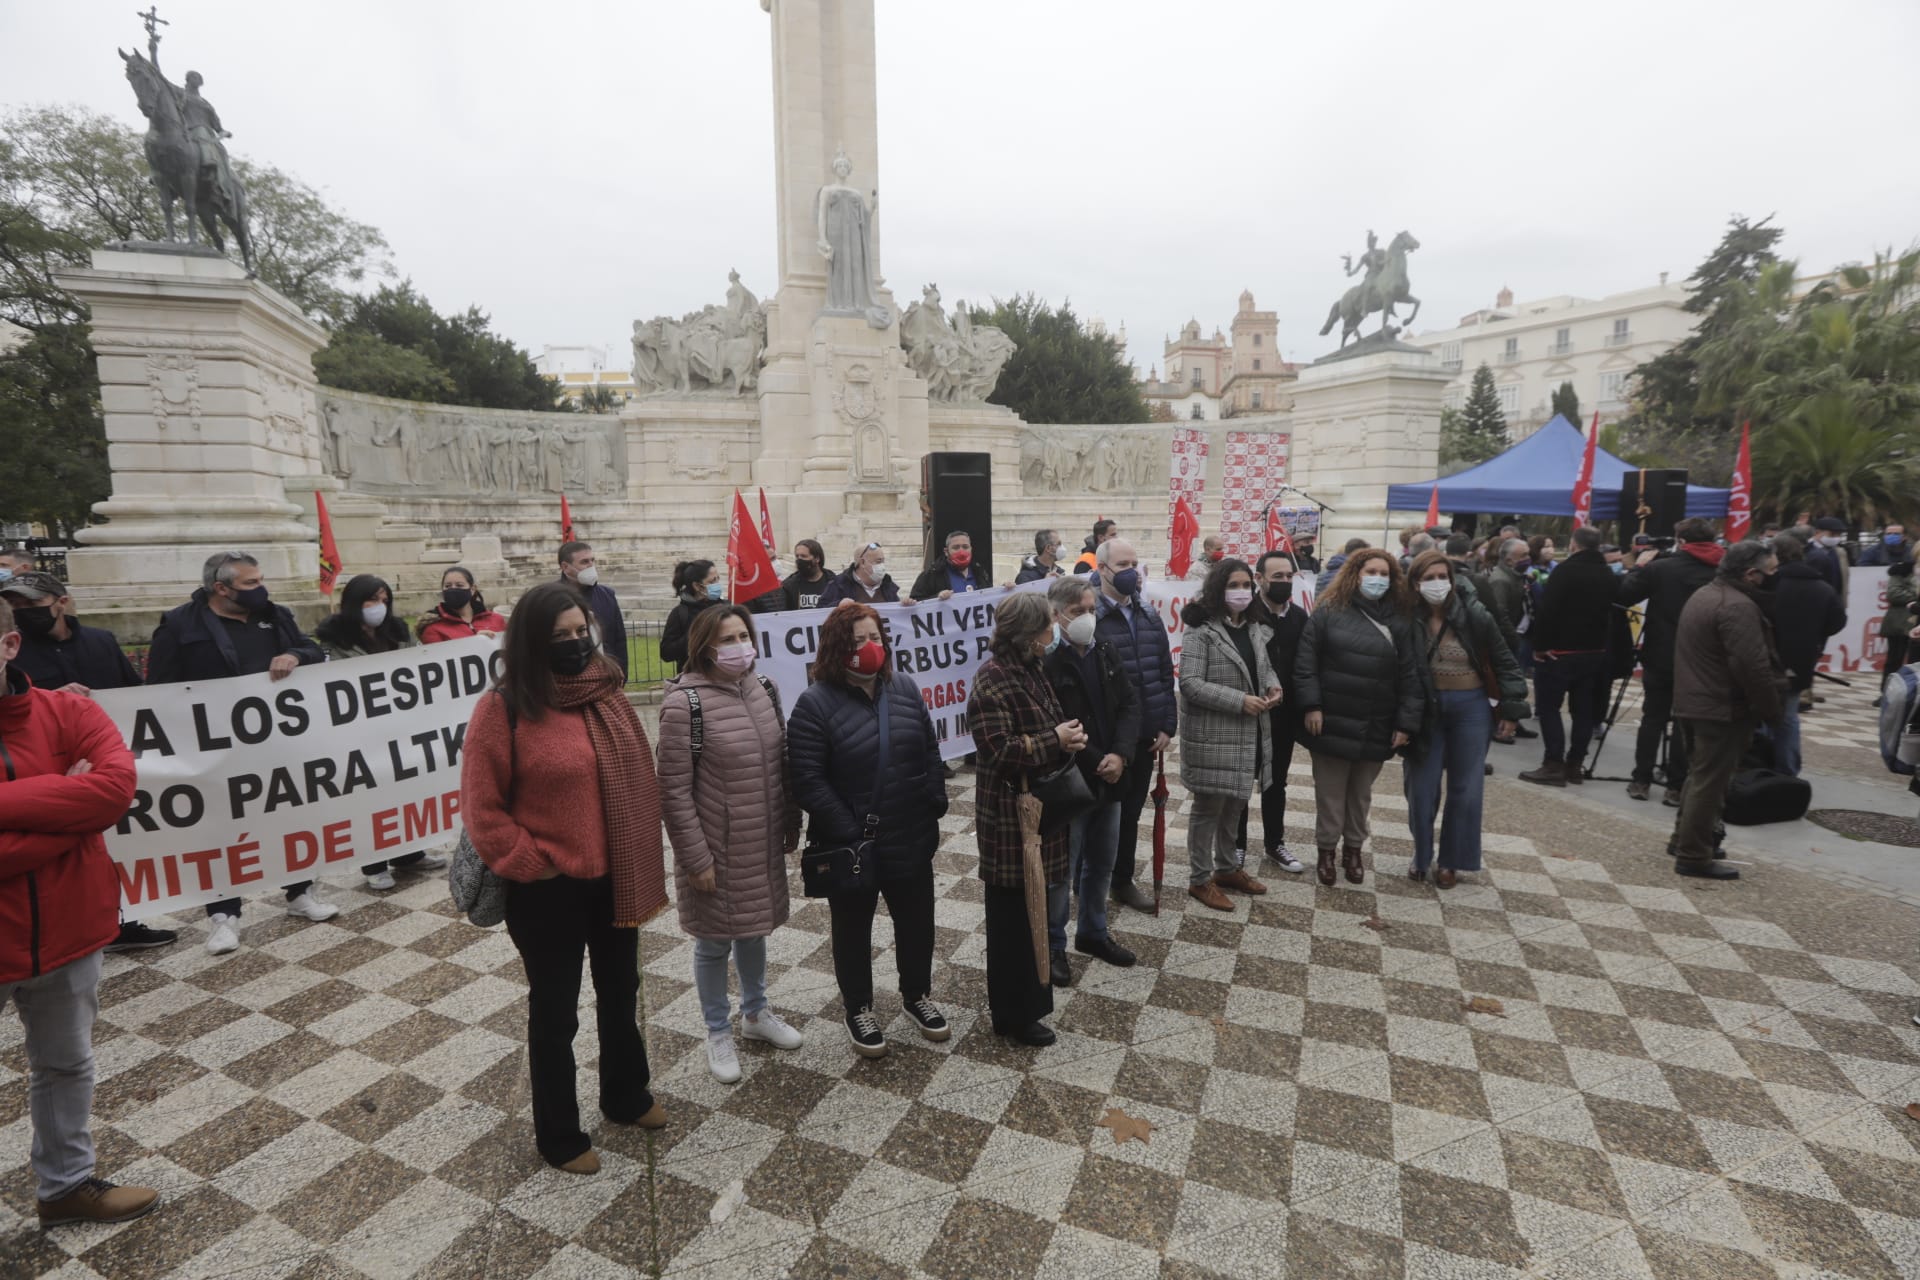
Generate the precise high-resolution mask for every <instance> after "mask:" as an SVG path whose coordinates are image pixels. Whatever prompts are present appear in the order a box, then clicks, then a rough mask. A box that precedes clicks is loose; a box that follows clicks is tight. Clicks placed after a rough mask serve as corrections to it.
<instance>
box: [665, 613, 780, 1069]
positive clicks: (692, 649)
mask: <svg viewBox="0 0 1920 1280" xmlns="http://www.w3.org/2000/svg"><path fill="white" fill-rule="evenodd" d="M754 657H755V650H754V644H753V615H752V614H750V613H748V612H747V611H746V610H745V609H743V608H741V607H740V606H739V605H737V604H717V605H714V606H713V607H712V608H710V609H707V610H705V611H703V612H701V613H699V614H697V615H695V617H694V619H693V626H692V627H691V628H690V629H689V631H688V633H687V660H686V665H685V667H684V668H683V669H682V672H681V674H680V676H679V677H678V678H677V679H675V680H672V681H670V682H669V683H668V685H667V694H666V697H665V698H664V699H663V700H662V701H661V703H660V802H661V805H662V807H663V808H664V810H665V816H666V820H667V835H668V837H669V838H670V839H672V841H673V868H674V889H675V893H674V897H675V898H676V899H678V900H679V903H680V927H681V928H682V929H684V930H686V932H687V933H688V934H689V935H691V936H692V938H693V983H694V986H695V988H697V989H698V991H699V992H700V1008H701V1011H702V1012H703V1013H704V1014H705V1016H706V1021H707V1067H708V1069H709V1070H711V1071H712V1072H713V1075H714V1078H715V1079H716V1080H718V1081H720V1083H722V1084H733V1083H735V1082H736V1081H738V1080H739V1079H740V1058H739V1055H738V1053H737V1052H736V1051H735V1049H734V1045H733V1021H732V1013H733V1009H732V1006H731V1004H730V1002H729V1001H728V999H727V960H728V958H729V957H731V958H732V960H733V967H734V968H735V970H737V971H738V972H739V974H740V1038H741V1039H742V1040H759V1041H763V1042H765V1043H767V1044H770V1045H772V1046H773V1047H774V1048H776V1049H798V1048H799V1047H800V1045H801V1044H802V1042H803V1041H802V1037H801V1034H800V1033H799V1032H798V1031H796V1030H794V1029H793V1028H792V1027H790V1026H788V1025H787V1024H786V1023H785V1022H783V1021H782V1020H781V1018H780V1015H779V1014H777V1013H775V1012H774V1011H773V1010H771V1009H769V1008H768V1007H767V935H768V934H770V933H772V932H773V931H774V930H775V929H777V928H779V927H780V926H781V925H782V924H784V923H786V919H787V855H788V854H790V853H792V852H793V851H794V850H795V849H796V848H798V847H799V844H800V811H799V810H798V809H796V808H795V807H794V804H793V796H792V793H791V792H790V791H789V790H788V788H787V744H786V731H785V729H784V727H783V726H782V725H781V722H780V708H779V707H778V706H777V705H776V704H775V702H774V694H773V687H772V684H771V682H769V683H767V684H762V683H761V682H760V680H759V679H757V678H756V677H755V676H754V674H753V661H754ZM696 700H697V702H698V705H699V707H700V754H699V757H698V758H697V759H696V758H695V757H694V754H693V708H694V705H695V702H696Z"/></svg>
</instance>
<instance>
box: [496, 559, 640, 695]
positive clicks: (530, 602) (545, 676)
mask: <svg viewBox="0 0 1920 1280" xmlns="http://www.w3.org/2000/svg"><path fill="white" fill-rule="evenodd" d="M569 609H578V610H580V612H581V613H582V614H583V615H585V617H586V619H587V622H588V623H589V624H591V623H592V622H593V611H592V610H591V609H589V608H588V607H587V606H586V605H584V604H582V603H581V602H580V590H579V588H578V587H575V586H574V585H573V584H572V583H570V582H543V583H541V584H540V585H539V586H537V587H535V588H534V589H533V590H531V591H529V592H527V594H525V595H523V596H521V597H520V601H519V603H518V604H516V605H514V606H513V613H512V614H510V615H509V616H508V618H507V638H506V641H505V643H503V644H502V645H501V646H500V675H499V676H498V678H496V679H495V680H494V682H493V687H494V688H496V689H498V690H499V691H500V693H501V696H503V697H504V698H506V700H507V704H508V705H509V706H510V707H512V708H513V713H514V715H516V716H518V717H520V718H521V719H523V720H538V719H539V718H540V717H541V716H543V715H545V714H546V713H547V711H548V709H549V708H551V707H552V706H553V705H554V701H555V700H554V688H553V667H552V666H551V665H550V664H549V663H548V661H547V649H548V646H550V645H551V644H552V643H553V624H554V623H555V622H556V621H558V620H559V618H560V615H561V614H563V613H565V612H566V611H567V610H569ZM611 665H612V664H611V662H610V661H609V659H608V658H607V655H606V654H604V653H595V654H594V655H593V662H592V663H591V664H589V666H588V668H587V669H588V670H589V671H594V670H599V669H604V668H606V667H608V666H611ZM615 670H618V668H615Z"/></svg>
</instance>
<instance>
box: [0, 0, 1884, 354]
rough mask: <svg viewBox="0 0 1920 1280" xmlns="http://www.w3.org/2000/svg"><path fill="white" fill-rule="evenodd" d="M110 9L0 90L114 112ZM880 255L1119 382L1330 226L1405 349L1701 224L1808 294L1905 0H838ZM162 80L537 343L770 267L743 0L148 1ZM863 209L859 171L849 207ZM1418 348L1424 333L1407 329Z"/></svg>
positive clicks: (1333, 289)
mask: <svg viewBox="0 0 1920 1280" xmlns="http://www.w3.org/2000/svg"><path fill="white" fill-rule="evenodd" d="M137 7H142V6H137V5H136V4H135V3H134V0H0V104H6V105H18V104H24V103H38V102H56V101H65V102H78V103H83V104H85V105H87V106H89V107H92V108H95V109H98V110H103V111H108V112H111V113H112V114H113V115H115V116H117V117H119V118H120V119H123V120H125V121H127V122H128V123H130V124H140V123H142V122H141V119H140V115H139V112H138V111H137V109H136V108H135V105H134V99H133V93H132V90H131V89H130V88H129V87H128V85H127V83H126V81H125V79H124V78H123V77H122V74H121V65H120V60H119V59H118V58H117V57H115V56H114V46H115V44H116V43H117V44H119V45H120V46H122V47H124V48H133V47H136V46H137V45H141V44H143V43H144V34H143V32H142V30H141V27H140V24H139V21H138V20H137V19H136V18H135V17H134V10H135V9H136V8H137ZM875 8H876V10H877V11H878V16H877V21H878V33H879V34H878V42H879V102H880V169H881V171H880V175H879V182H878V185H879V187H880V189H881V192H882V195H883V198H884V199H883V208H884V210H885V224H884V225H885V250H886V259H885V261H884V262H883V263H882V264H881V265H882V269H883V271H884V272H885V274H886V276H887V277H888V280H889V283H890V284H891V285H892V287H893V289H894V292H895V295H896V297H897V298H898V299H899V300H900V301H901V302H902V303H903V304H904V303H905V302H906V301H908V300H910V299H914V298H917V297H918V291H919V286H920V285H922V284H924V283H927V282H929V281H937V282H938V283H939V285H940V287H941V290H942V292H943V293H944V295H945V297H946V299H947V300H948V302H949V303H951V302H953V301H955V300H957V299H962V298H965V299H979V300H984V299H986V298H988V297H989V296H991V295H995V294H998V295H1003V296H1004V295H1008V294H1012V293H1016V292H1023V291H1026V290H1033V291H1035V292H1037V293H1039V294H1040V295H1041V296H1043V297H1045V298H1048V299H1051V300H1053V301H1056V302H1058V301H1061V300H1065V299H1071V300H1072V302H1073V304H1074V306H1075V308H1076V309H1077V310H1078V311H1079V312H1080V313H1081V314H1082V315H1083V316H1097V317H1100V318H1102V319H1104V320H1106V321H1107V323H1108V324H1109V325H1110V326H1116V327H1117V326H1118V325H1119V324H1121V323H1122V322H1124V323H1125V324H1126V326H1127V330H1128V336H1129V338H1130V339H1131V342H1132V354H1133V356H1134V359H1135V360H1136V361H1137V362H1138V363H1139V364H1140V366H1141V368H1142V370H1143V371H1144V370H1145V369H1146V368H1147V366H1149V365H1152V364H1159V363H1160V360H1161V355H1160V353H1161V345H1160V344H1161V340H1162V338H1163V337H1164V336H1165V335H1166V334H1168V333H1171V332H1172V331H1174V330H1175V329H1177V328H1178V327H1179V326H1180V325H1181V324H1183V323H1184V322H1185V321H1186V320H1187V318H1188V317H1189V316H1194V317H1197V318H1198V319H1199V320H1200V323H1201V325H1202V326H1203V327H1204V328H1205V329H1206V330H1207V331H1209V332H1211V330H1212V329H1213V328H1214V327H1215V326H1216V325H1217V326H1221V327H1225V325H1226V324H1227V323H1228V322H1229V321H1230V319H1231V318H1232V313H1233V308H1234V305H1235V300H1236V298H1237V297H1238V295H1239V293H1240V290H1241V289H1242V288H1251V289H1252V290H1253V291H1254V294H1255V296H1256V298H1257V299H1258V302H1259V305H1260V306H1261V307H1263V308H1268V309H1272V310H1276V311H1278V312H1279V316H1280V343H1281V347H1282V350H1283V351H1284V352H1285V353H1286V354H1287V356H1288V357H1289V358H1293V359H1312V358H1313V357H1315V356H1317V355H1320V354H1323V353H1324V352H1325V351H1326V350H1328V349H1330V348H1331V345H1332V340H1330V339H1322V338H1320V337H1319V336H1318V330H1319V327H1320V324H1321V322H1322V321H1323V320H1324V319H1325V317H1326V313H1327V308H1328V306H1329V305H1330V303H1331V302H1332V300H1333V299H1334V298H1335V297H1337V296H1338V294H1339V292H1340V291H1341V289H1342V287H1343V284H1344V281H1343V279H1342V277H1341V275H1340V263H1339V258H1340V255H1341V254H1343V253H1349V252H1357V251H1358V249H1359V248H1360V242H1361V239H1362V236H1363V234H1364V232H1365V230H1366V228H1368V227H1373V228H1376V229H1377V230H1379V231H1380V233H1381V239H1382V240H1383V241H1384V240H1385V239H1386V238H1387V237H1388V236H1390V235H1391V234H1392V233H1393V232H1394V231H1396V230H1399V229H1402V228H1405V229H1407V230H1411V231H1412V232H1413V233H1414V234H1415V235H1416V236H1417V237H1418V238H1419V239H1420V241H1421V244H1422V248H1421V249H1420V251H1419V252H1418V253H1417V254H1416V255H1415V256H1414V259H1413V262H1412V269H1411V277H1412V286H1413V292H1414V293H1415V294H1417V295H1418V296H1420V297H1421V298H1422V299H1423V300H1424V305H1423V307H1422V311H1421V316H1420V321H1419V322H1417V323H1416V326H1415V327H1416V330H1423V329H1424V330H1431V329H1438V328H1445V327H1448V326H1450V325H1452V324H1453V323H1455V322H1456V320H1457V319H1458V317H1459V316H1460V315H1461V314H1463V313H1465V312H1467V311H1470V310H1472V309H1474V308H1476V307H1479V306H1483V305H1489V304H1491V302H1492V300H1493V296H1494V294H1495V293H1496V292H1497V291H1498V290H1499V288H1500V287H1501V286H1502V285H1503V284H1505V285H1510V286H1511V287H1512V288H1513V290H1514V292H1515V294H1516V295H1518V296H1519V298H1520V299H1522V300H1525V299H1527V298H1529V297H1543V296H1548V295H1552V294H1559V293H1574V294H1580V295H1583V296H1587V297H1598V296H1600V295H1603V294H1606V293H1612V292H1618V291H1620V290H1624V289H1630V288H1637V287H1640V286H1642V285H1649V284H1652V283H1654V282H1655V279H1656V277H1657V274H1658V273H1659V272H1660V271H1663V270H1664V271H1670V272H1672V273H1673V275H1674V278H1675V279H1679V278H1681V277H1684V276H1685V275H1686V274H1687V273H1688V272H1689V271H1690V270H1691V269H1692V268H1693V267H1694V266H1695V265H1696V264H1697V263H1698V262H1699V260H1700V259H1701V258H1702V257H1703V256H1705V254H1706V252H1707V251H1708V250H1709V249H1710V248H1711V247H1712V245H1713V244H1714V242H1715V241H1716V240H1717V239H1718V237H1719V234H1720V231H1721V228H1722V226H1723V224H1724V222H1725V220H1726V218H1727V215H1728V214H1729V213H1731V212H1740V213H1745V214H1749V215H1753V216H1762V215H1765V214H1768V213H1773V214H1775V215H1776V218H1777V221H1778V223H1779V224H1780V225H1782V226H1784V227H1785V228H1786V229H1787V232H1788V237H1787V240H1786V246H1785V247H1786V250H1787V252H1788V253H1790V254H1792V255H1794V256H1797V257H1799V258H1800V259H1801V260H1802V262H1803V263H1804V264H1805V265H1806V266H1807V267H1809V268H1816V269H1825V268H1826V267H1828V266H1831V265H1833V264H1834V263H1837V262H1840V261H1847V260H1856V259H1860V258H1862V257H1865V256H1868V255H1869V254H1870V253H1871V251H1872V249H1873V248H1874V246H1876V245H1882V246H1884V245H1886V244H1889V243H1893V244H1896V245H1899V246H1905V245H1906V244H1908V243H1909V242H1910V241H1911V240H1912V239H1913V238H1914V236H1915V235H1916V234H1920V166H1915V165H1914V164H1913V163H1912V162H1911V155H1912V151H1911V148H1912V145H1913V131H1914V126H1915V123H1916V106H1915V100H1914V97H1913V63H1912V56H1913V51H1914V49H1915V48H1917V47H1920V3H1916V2H1915V0H1820V2H1818V3H1811V2H1809V0H1732V2H1729V3H1715V2H1710V0H1658V2H1657V3H1647V2H1644V0H1608V3H1605V4H1601V5H1571V6H1570V5H1548V4H1542V3H1539V2H1538V0H1525V2H1516V3H1506V2H1504V0H1502V2H1494V0H1456V3H1453V4H1450V5H1436V4H1431V3H1418V4H1415V3H1397V2H1391V0H1389V2H1375V3H1370V4H1365V5H1348V4H1334V3H1313V4H1308V3H1299V2H1298V0H1296V2H1294V3H1274V2H1273V0H1152V2H1148V0H875ZM161 16H162V17H165V18H168V19H170V20H171V22H172V24H173V25H171V26H170V27H168V28H166V29H165V41H164V43H163V44H162V46H161V62H162V65H163V66H164V67H165V68H166V70H167V71H168V73H169V75H170V76H171V77H172V78H174V79H175V80H176V81H177V80H178V79H180V78H181V77H183V76H184V74H185V72H186V71H187V69H188V68H193V69H197V70H199V71H200V72H201V73H202V74H203V75H204V76H205V77H206V88H205V92H206V94H207V97H208V98H209V99H210V100H211V101H212V102H213V103H214V104H215V106H216V107H217V108H218V109H219V111H220V114H221V116H222V118H223V120H224V121H225V123H226V125H227V127H228V128H229V129H231V130H232V131H233V133H234V135H235V136H234V138H233V141H232V142H231V144H230V145H231V146H232V147H233V148H234V149H236V150H237V151H239V152H240V153H242V154H245V155H247V156H250V157H252V158H254V159H258V160H265V161H269V162H271V163H274V164H277V165H279V166H281V167H282V168H285V169H287V170H289V171H291V172H292V173H294V174H297V175H298V176H299V177H301V178H303V179H305V180H306V181H308V182H309V183H312V184H313V185H315V186H316V187H319V188H320V189H321V190H323V191H324V192H325V193H326V195H327V197H328V198H329V199H330V200H331V201H332V202H333V203H334V204H336V205H337V206H338V207H340V208H342V209H344V210H346V211H347V212H349V213H351V214H352V215H353V216H355V217H357V218H360V219H363V220H365V221H368V222H371V223H373V224H374V225H376V226H378V227H379V228H381V230H382V231H384V232H385V234H386V235H387V238H388V239H389V240H390V241H392V244H393V258H394V262H395V265H396V266H397V268H398V269H399V272H400V273H401V274H402V275H406V276H411V277H412V278H413V280H414V282H415V284H416V285H418V286H419V288H420V289H421V290H422V291H423V292H424V293H425V294H426V295H427V296H428V297H429V298H430V299H431V300H432V301H433V303H434V305H435V306H436V307H438V308H440V309H441V310H443V311H447V310H454V309H458V308H462V307H464V306H466V305H467V304H468V303H476V304H478V305H479V306H481V307H482V308H483V309H485V310H487V311H489V312H490V313H491V314H492V316H493V318H494V322H495V325H496V327H497V328H498V329H499V330H500V331H502V332H504V333H505V334H507V335H508V336H510V337H511V338H513V339H514V340H515V341H517V342H519V343H522V344H524V345H525V346H527V347H528V348H530V349H531V350H532V351H533V352H534V353H535V354H538V352H539V350H540V348H541V347H542V345H544V344H547V343H555V344H571V343H583V342H591V343H606V344H609V345H611V346H613V347H614V348H615V358H616V360H620V361H622V362H624V360H625V344H626V340H627V336H628V334H629V332H630V327H631V322H632V321H633V319H635V318H636V317H651V316H653V315H655V314H658V313H662V312H671V313H674V314H679V313H681V312H684V311H688V310H692V309H694V308H696V307H699V306H702V305H704V304H706V303H708V302H718V301H720V300H721V298H722V295H723V293H724V290H725V288H726V274H727V269H728V268H729V267H738V268H739V270H740V273H741V275H742V276H743V278H744V279H745V281H746V283H747V284H748V286H749V287H751V288H752V289H753V290H754V291H755V292H756V293H758V294H759V295H761V296H762V297H766V296H768V295H770V294H771V293H772V292H773V291H774V289H775V287H776V284H777V281H776V280H775V278H774V262H775V256H774V255H775V249H774V239H773V215H774V197H773V140H772V123H771V113H772V106H771V103H772V76H771V54H770V48H769V39H768V18H767V16H766V15H765V14H763V13H762V12H761V10H760V6H759V4H758V3H756V2H755V0H542V2H541V3H538V4H529V3H520V2H516V0H460V2H459V3H451V2H446V3H443V2H440V0H434V2H432V3H429V2H428V0H406V2H405V3H397V2H396V0H328V2H327V3H324V4H315V3H304V4H295V3H289V2H287V0H171V2H170V3H168V2H167V0H162V2H161ZM870 181H872V178H871V175H868V176H867V177H866V179H865V181H863V182H862V185H865V184H866V182H870ZM1429 322H1430V323H1429Z"/></svg>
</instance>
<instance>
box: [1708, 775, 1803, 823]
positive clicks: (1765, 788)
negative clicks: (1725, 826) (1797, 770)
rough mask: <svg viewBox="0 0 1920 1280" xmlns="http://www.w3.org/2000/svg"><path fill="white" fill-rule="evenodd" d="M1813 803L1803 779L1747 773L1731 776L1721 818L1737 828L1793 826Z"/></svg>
mask: <svg viewBox="0 0 1920 1280" xmlns="http://www.w3.org/2000/svg"><path fill="white" fill-rule="evenodd" d="M1812 803H1813V787H1812V785H1811V784H1809V783H1808V782H1807V780H1806V779H1805V778H1796V777H1794V776H1793V775H1792V774H1789V773H1776V772H1774V771H1773V770H1772V769H1747V770H1744V771H1742V772H1740V773H1736V774H1734V775H1733V783H1732V785H1730V786H1729V787H1728V788H1727V807H1726V812H1725V815H1724V816H1725V818H1726V821H1727V822H1728V823H1730V824H1731V825H1733V826H1736V827H1753V826H1758V825H1760V824H1761V823H1763V822H1793V821H1796V820H1798V819H1800V818H1804V817H1805V816H1806V814H1807V806H1808V805H1810V804H1812Z"/></svg>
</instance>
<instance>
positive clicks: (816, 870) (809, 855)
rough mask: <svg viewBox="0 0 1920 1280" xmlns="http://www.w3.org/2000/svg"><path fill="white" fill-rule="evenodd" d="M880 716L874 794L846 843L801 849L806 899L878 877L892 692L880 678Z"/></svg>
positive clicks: (856, 886) (868, 886) (865, 883)
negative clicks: (877, 844) (880, 811)
mask: <svg viewBox="0 0 1920 1280" xmlns="http://www.w3.org/2000/svg"><path fill="white" fill-rule="evenodd" d="M874 692H875V693H876V694H877V695H878V699H879V704H880V705H879V707H878V708H877V709H876V710H877V713H878V715H879V717H880V767H879V768H878V769H876V770H875V771H874V778H873V794H872V796H871V797H869V799H868V801H867V810H868V812H867V815H866V817H865V819H864V820H863V821H862V823H861V825H860V835H859V837H858V838H857V839H855V840H854V841H852V842H851V843H849V844H843V845H831V846H827V845H808V846H807V847H806V848H805V849H802V850H801V851H800V886H801V891H802V892H803V893H805V894H806V895H807V896H808V897H809V898H830V897H832V896H833V895H834V894H836V893H848V892H851V891H853V890H856V889H871V888H872V887H873V886H874V885H875V884H876V883H877V882H878V881H879V878H880V869H879V867H878V866H877V865H876V861H877V860H876V859H875V857H874V853H873V838H874V836H875V834H876V833H878V831H879V830H880V815H879V814H878V813H877V812H874V811H875V810H877V809H878V808H879V807H880V797H881V796H882V795H884V794H885V793H886V786H887V775H888V773H889V772H890V771H891V767H892V754H891V748H892V745H893V738H892V733H891V731H890V722H889V715H888V704H889V703H891V702H892V701H893V694H892V692H891V691H890V690H889V689H888V688H887V686H886V682H884V681H881V682H879V683H877V684H876V685H875V686H874Z"/></svg>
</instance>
